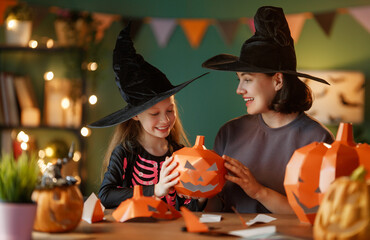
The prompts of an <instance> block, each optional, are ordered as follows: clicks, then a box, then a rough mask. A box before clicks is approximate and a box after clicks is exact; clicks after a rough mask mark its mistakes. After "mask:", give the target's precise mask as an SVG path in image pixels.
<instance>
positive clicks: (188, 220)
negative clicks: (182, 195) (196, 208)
mask: <svg viewBox="0 0 370 240" xmlns="http://www.w3.org/2000/svg"><path fill="white" fill-rule="evenodd" d="M180 210H181V212H182V216H183V218H184V220H185V225H186V230H187V231H188V232H193V233H200V232H209V228H208V226H207V225H206V224H204V223H201V222H200V221H199V219H198V217H197V216H195V215H194V214H193V213H192V212H191V211H190V210H189V209H187V208H186V207H184V206H182V207H180Z"/></svg>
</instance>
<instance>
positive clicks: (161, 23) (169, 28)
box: [149, 18, 177, 47]
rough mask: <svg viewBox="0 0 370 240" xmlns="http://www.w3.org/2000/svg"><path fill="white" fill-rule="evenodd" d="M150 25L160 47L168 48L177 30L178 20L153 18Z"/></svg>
mask: <svg viewBox="0 0 370 240" xmlns="http://www.w3.org/2000/svg"><path fill="white" fill-rule="evenodd" d="M149 24H150V26H151V28H152V30H153V33H154V36H155V38H156V40H157V42H158V45H159V46H160V47H165V46H167V43H168V40H169V39H170V37H171V35H172V33H173V31H174V30H175V28H176V24H177V22H176V19H174V18H173V19H171V18H152V19H150V21H149Z"/></svg>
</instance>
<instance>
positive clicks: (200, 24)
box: [179, 19, 211, 48]
mask: <svg viewBox="0 0 370 240" xmlns="http://www.w3.org/2000/svg"><path fill="white" fill-rule="evenodd" d="M179 21H180V25H181V27H182V28H183V29H184V32H185V35H186V37H187V38H188V40H189V43H190V45H191V46H192V47H193V48H197V47H199V45H200V43H201V41H202V39H203V36H204V34H205V32H206V30H207V28H208V26H209V25H210V23H211V21H210V20H209V19H180V20H179Z"/></svg>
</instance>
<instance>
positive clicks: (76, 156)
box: [72, 151, 81, 162]
mask: <svg viewBox="0 0 370 240" xmlns="http://www.w3.org/2000/svg"><path fill="white" fill-rule="evenodd" d="M72 159H73V161H75V162H78V161H80V159H81V152H79V151H75V152H74V154H73V158H72Z"/></svg>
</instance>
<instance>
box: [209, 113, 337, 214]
mask: <svg viewBox="0 0 370 240" xmlns="http://www.w3.org/2000/svg"><path fill="white" fill-rule="evenodd" d="M333 141H334V137H333V134H332V133H331V132H330V131H329V130H328V129H327V128H326V127H324V126H323V125H322V124H320V123H319V122H317V121H316V120H315V119H313V118H311V117H309V116H308V115H306V114H305V113H301V114H300V115H299V116H298V117H297V118H296V119H295V120H294V121H292V122H291V123H289V124H287V125H285V126H283V127H280V128H270V127H268V126H267V125H266V124H265V122H264V121H263V119H262V116H261V115H260V114H258V115H244V116H241V117H239V118H236V119H233V120H231V121H229V122H227V123H226V124H225V125H224V126H222V127H221V129H220V130H219V132H218V134H217V136H216V139H215V144H214V150H215V151H216V152H217V153H218V154H219V155H221V156H222V155H223V154H225V155H227V156H230V157H232V158H235V159H237V160H239V161H240V162H242V163H243V164H244V165H245V166H247V167H248V168H249V169H250V171H251V172H252V174H253V175H254V177H255V178H256V180H257V181H258V182H259V183H261V184H262V185H264V186H266V187H268V188H271V189H273V190H275V191H277V192H279V193H281V194H283V195H286V194H285V190H284V185H283V183H284V177H285V168H286V165H287V164H288V162H289V160H290V158H291V156H292V155H293V153H294V151H295V150H296V149H298V148H301V147H303V146H305V145H308V144H310V143H312V142H326V143H329V144H330V143H332V142H333ZM218 197H220V198H221V200H222V202H223V205H224V206H223V209H219V210H220V211H231V206H235V208H236V209H237V211H238V212H240V213H264V212H265V213H268V212H269V211H268V210H267V209H266V208H265V207H264V206H263V205H262V204H261V203H259V202H258V201H256V200H254V199H252V198H250V197H249V196H248V195H247V194H245V192H244V191H243V190H242V189H241V188H240V187H239V186H238V185H236V184H234V183H232V182H227V183H226V184H225V186H224V188H223V190H222V191H221V193H219V195H218Z"/></svg>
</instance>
